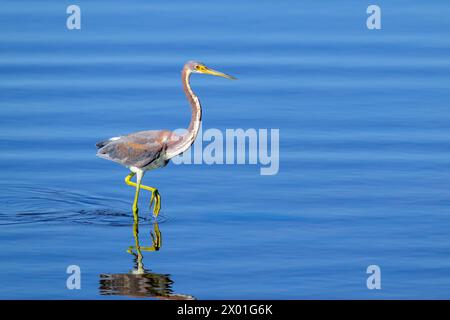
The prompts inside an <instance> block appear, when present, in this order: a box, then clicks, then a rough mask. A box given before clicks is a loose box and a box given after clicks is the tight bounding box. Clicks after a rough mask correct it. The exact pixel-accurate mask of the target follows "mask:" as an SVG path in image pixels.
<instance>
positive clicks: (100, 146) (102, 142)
mask: <svg viewBox="0 0 450 320" xmlns="http://www.w3.org/2000/svg"><path fill="white" fill-rule="evenodd" d="M110 142H111V141H110V140H103V141H99V142H97V143H96V144H95V146H96V147H97V149H101V148H103V147H104V146H106V145H107V144H108V143H110Z"/></svg>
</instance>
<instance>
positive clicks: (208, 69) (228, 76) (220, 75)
mask: <svg viewBox="0 0 450 320" xmlns="http://www.w3.org/2000/svg"><path fill="white" fill-rule="evenodd" d="M201 72H202V73H206V74H210V75H213V76H218V77H223V78H227V79H231V80H237V78H235V77H233V76H230V75H229V74H226V73H223V72H219V71H216V70H214V69H210V68H204V69H203V70H201Z"/></svg>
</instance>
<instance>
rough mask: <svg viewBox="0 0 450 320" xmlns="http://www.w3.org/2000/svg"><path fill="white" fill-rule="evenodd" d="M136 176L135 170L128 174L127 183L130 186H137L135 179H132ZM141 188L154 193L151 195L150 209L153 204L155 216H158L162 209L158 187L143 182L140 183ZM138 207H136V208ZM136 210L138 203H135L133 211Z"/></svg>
mask: <svg viewBox="0 0 450 320" xmlns="http://www.w3.org/2000/svg"><path fill="white" fill-rule="evenodd" d="M134 176H135V173H134V172H131V173H130V174H129V175H128V176H126V177H125V183H126V184H127V185H129V186H132V187H136V186H137V184H136V183H135V182H133V181H131V178H133V177H134ZM140 188H141V189H144V190H147V191H150V192H151V193H152V195H151V197H150V206H149V208H150V210H152V205H153V217H155V218H156V217H158V214H159V211H160V210H161V196H160V194H159V191H158V189H156V188H153V187H150V186H146V185H143V184H141V185H140ZM135 207H136V208H135ZM134 210H136V211H137V203H135V204H133V211H134Z"/></svg>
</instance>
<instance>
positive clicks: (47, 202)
mask: <svg viewBox="0 0 450 320" xmlns="http://www.w3.org/2000/svg"><path fill="white" fill-rule="evenodd" d="M2 190H3V192H2V193H1V194H0V203H1V204H2V206H1V208H0V225H14V224H35V223H63V224H67V223H77V224H85V225H104V226H119V227H120V226H130V225H132V224H133V213H132V211H131V210H130V206H131V204H130V203H128V202H127V201H123V200H119V199H117V198H111V197H103V196H102V197H99V196H95V195H92V194H84V193H81V192H74V191H67V190H61V189H52V188H40V187H35V186H27V185H22V186H20V185H17V186H8V187H3V188H2ZM140 220H141V221H142V222H143V223H150V222H151V221H152V220H153V218H152V217H151V216H150V214H147V215H145V214H143V215H142V216H140ZM165 220H166V219H165V217H163V216H160V217H159V218H158V221H159V222H160V223H163V222H164V221H165Z"/></svg>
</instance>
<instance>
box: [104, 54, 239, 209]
mask: <svg viewBox="0 0 450 320" xmlns="http://www.w3.org/2000/svg"><path fill="white" fill-rule="evenodd" d="M193 73H203V74H211V75H213V76H218V77H224V78H227V79H236V78H234V77H232V76H230V75H227V74H225V73H222V72H219V71H216V70H213V69H210V68H208V67H207V66H205V65H204V64H203V63H200V62H197V61H189V62H187V63H186V64H185V65H184V67H183V70H182V73H181V80H182V82H183V89H184V92H185V93H186V96H187V99H188V101H189V103H190V105H191V108H192V115H191V122H190V124H189V127H188V129H187V131H186V133H184V134H182V135H177V134H175V133H174V132H172V131H169V130H150V131H140V132H135V133H131V134H129V135H125V136H120V137H113V138H111V139H108V140H105V141H101V142H98V143H97V148H98V152H97V156H99V157H101V158H105V159H107V160H111V161H115V162H118V163H120V164H122V165H124V166H125V167H127V168H129V169H130V171H131V173H130V174H129V175H128V176H127V177H126V178H125V182H126V184H128V185H129V186H133V187H135V188H136V193H135V196H134V202H133V213H135V214H137V211H138V199H139V190H140V189H141V188H142V189H144V190H148V191H150V192H151V193H152V196H151V199H150V207H151V206H152V203H153V201H155V205H154V207H153V215H154V216H155V217H157V215H158V213H159V210H160V208H161V197H160V195H159V193H158V190H157V189H156V188H153V187H149V186H146V185H142V184H141V181H142V178H143V177H144V174H145V172H146V171H148V170H152V169H156V168H161V167H164V166H166V165H167V163H168V162H169V160H170V159H171V158H173V157H175V156H177V155H179V154H181V153H183V152H184V151H186V150H187V149H189V147H190V146H191V145H192V144H193V143H194V141H195V138H196V137H197V133H198V131H199V128H200V124H201V120H202V108H201V105H200V100H199V99H198V97H197V96H196V95H195V94H194V92H193V91H192V89H191V86H190V83H189V80H190V77H191V74H193ZM135 175H136V182H132V181H131V178H132V177H133V176H135Z"/></svg>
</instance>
